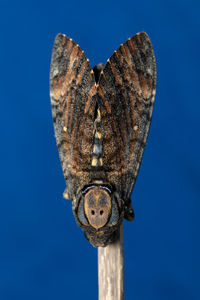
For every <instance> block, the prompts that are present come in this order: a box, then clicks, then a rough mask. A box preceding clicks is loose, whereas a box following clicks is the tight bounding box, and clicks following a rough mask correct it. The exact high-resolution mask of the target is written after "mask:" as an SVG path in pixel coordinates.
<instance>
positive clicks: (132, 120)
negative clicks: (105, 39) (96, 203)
mask: <svg viewBox="0 0 200 300" xmlns="http://www.w3.org/2000/svg"><path fill="white" fill-rule="evenodd" d="M155 88H156V65H155V56H154V52H153V48H152V45H151V42H150V39H149V37H148V35H147V34H146V33H144V32H141V33H139V34H136V35H135V36H133V37H132V38H130V39H129V40H127V41H126V42H125V43H124V44H122V45H121V46H120V47H119V48H118V49H117V51H115V52H114V54H113V55H112V56H111V57H110V59H109V60H108V61H107V63H106V65H105V68H104V70H103V71H102V72H101V75H100V79H99V85H98V87H97V93H98V94H97V99H98V102H99V104H100V107H101V115H102V128H103V136H102V138H103V167H104V169H105V170H107V176H108V182H110V183H113V184H115V185H117V189H119V190H120V191H121V193H122V196H123V197H124V200H126V199H128V198H129V197H130V195H131V191H132V189H133V186H134V183H135V179H136V177H137V174H138V170H139V166H140V163H141V159H142V155H143V151H144V146H145V143H146V139H147V135H148V131H149V126H150V121H151V116H152V109H153V102H154V97H155Z"/></svg>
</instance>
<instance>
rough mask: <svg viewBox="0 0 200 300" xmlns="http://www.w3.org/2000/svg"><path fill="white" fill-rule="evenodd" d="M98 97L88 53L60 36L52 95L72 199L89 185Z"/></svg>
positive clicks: (51, 85) (58, 38) (57, 39)
mask: <svg viewBox="0 0 200 300" xmlns="http://www.w3.org/2000/svg"><path fill="white" fill-rule="evenodd" d="M95 93H96V86H95V79H94V74H93V71H92V69H91V66H90V64H89V61H88V59H87V57H86V56H85V54H84V52H83V51H82V50H81V48H80V47H79V45H77V44H76V43H75V42H74V41H73V40H72V39H70V38H68V37H66V36H65V35H63V34H58V35H57V37H56V39H55V43H54V48H53V53H52V60H51V70H50V95H51V105H52V114H53V121H54V129H55V135H56V141H57V146H58V149H59V154H60V160H61V164H62V168H63V172H64V176H65V179H66V181H67V185H68V193H69V197H70V198H71V197H73V193H74V191H76V189H77V187H78V186H80V185H81V182H82V183H84V182H86V183H88V172H87V169H88V168H89V167H90V154H91V151H92V150H91V147H92V138H93V136H92V130H93V122H94V120H93V118H94V117H93V116H94V109H95V100H94V95H95ZM80 178H81V182H80V180H79V179H80ZM80 187H81V186H80Z"/></svg>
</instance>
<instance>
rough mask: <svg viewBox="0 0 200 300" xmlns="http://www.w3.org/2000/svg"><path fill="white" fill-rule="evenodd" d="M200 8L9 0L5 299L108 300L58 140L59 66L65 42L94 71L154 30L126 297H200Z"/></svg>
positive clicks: (4, 42) (3, 12)
mask: <svg viewBox="0 0 200 300" xmlns="http://www.w3.org/2000/svg"><path fill="white" fill-rule="evenodd" d="M199 25H200V18H199V2H198V1H189V0H188V1H183V0H182V1H172V0H169V1H155V0H153V1H149V0H143V1H128V0H124V1H117V0H115V1H104V0H103V1H78V0H77V1H67V0H65V1H64V0H63V1H61V0H57V1H51V0H49V1H41V0H40V1H39V0H34V1H33V0H30V1H20V0H19V1H14V0H11V1H6V0H1V1H0V38H1V42H0V101H1V118H0V128H1V131H0V133H1V147H0V157H1V172H0V182H1V184H0V197H1V200H0V241H1V243H0V299H1V300H13V299H20V300H25V299H26V300H27V299H29V300H32V299H34V300H35V299H37V300H43V299H48V300H55V299H59V300H66V299H88V300H94V299H97V251H96V249H95V248H93V247H92V246H91V245H90V244H89V243H88V242H87V241H86V240H85V239H84V236H83V233H82V231H81V229H80V228H78V226H77V225H76V223H75V220H74V217H73V215H72V211H71V203H70V202H69V201H66V200H64V199H63V198H62V193H63V191H64V188H65V182H64V178H63V174H62V170H61V165H60V162H59V157H58V151H57V147H56V142H55V138H54V132H53V124H52V117H51V108H50V99H49V65H50V58H51V51H52V46H53V42H54V38H55V36H56V34H57V33H59V32H61V33H65V34H66V35H68V36H69V37H71V38H73V39H74V40H75V41H76V42H77V43H78V44H79V45H80V46H81V48H82V49H83V50H84V51H85V53H86V55H87V56H88V58H89V59H90V62H91V65H92V66H94V65H95V64H97V63H99V62H105V61H106V60H107V59H108V58H109V56H110V55H111V54H112V53H113V51H114V50H115V49H116V48H117V47H118V46H119V45H120V44H121V43H122V42H124V41H126V40H127V39H128V38H129V37H131V36H133V35H134V34H135V33H137V32H139V31H146V32H147V33H148V34H149V36H150V38H151V40H152V43H153V46H154V49H155V54H156V60H157V70H158V80H157V95H156V102H155V109H154V113H153V120H152V126H151V130H150V135H149V138H148V143H147V147H146V149H145V153H144V159H143V162H142V166H141V169H140V173H139V176H138V179H137V183H136V186H135V189H134V191H133V194H132V199H133V207H134V210H135V215H136V218H135V220H134V222H132V223H128V222H126V221H125V222H124V247H125V249H124V255H125V299H127V300H131V299H134V300H151V299H152V300H168V299H170V300H175V299H181V300H186V299H190V300H199V299H200V218H199V214H200V174H199V170H200V159H199V152H200V150H199V148H200V136H199V130H200V126H199V125H200V113H199V110H200V97H199V85H200V83H199V80H200V76H199V69H200V59H199V53H200V34H199V29H200V26H199Z"/></svg>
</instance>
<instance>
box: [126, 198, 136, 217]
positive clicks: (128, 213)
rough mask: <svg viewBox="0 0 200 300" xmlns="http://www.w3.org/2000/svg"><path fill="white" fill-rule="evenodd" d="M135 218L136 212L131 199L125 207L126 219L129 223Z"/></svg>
mask: <svg viewBox="0 0 200 300" xmlns="http://www.w3.org/2000/svg"><path fill="white" fill-rule="evenodd" d="M134 217H135V214H134V210H133V208H132V203H131V199H128V200H126V202H125V206H124V218H125V219H126V220H128V221H132V220H133V219H134Z"/></svg>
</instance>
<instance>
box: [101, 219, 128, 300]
mask: <svg viewBox="0 0 200 300" xmlns="http://www.w3.org/2000/svg"><path fill="white" fill-rule="evenodd" d="M98 281H99V300H123V299H124V256H123V227H122V225H121V228H120V238H119V240H117V241H116V242H115V243H112V244H110V245H108V246H106V247H99V248H98Z"/></svg>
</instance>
